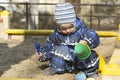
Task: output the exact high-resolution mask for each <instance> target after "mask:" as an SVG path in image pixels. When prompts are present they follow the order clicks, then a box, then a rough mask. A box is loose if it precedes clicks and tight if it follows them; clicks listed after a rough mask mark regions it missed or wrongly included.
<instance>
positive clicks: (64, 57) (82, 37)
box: [37, 3, 100, 75]
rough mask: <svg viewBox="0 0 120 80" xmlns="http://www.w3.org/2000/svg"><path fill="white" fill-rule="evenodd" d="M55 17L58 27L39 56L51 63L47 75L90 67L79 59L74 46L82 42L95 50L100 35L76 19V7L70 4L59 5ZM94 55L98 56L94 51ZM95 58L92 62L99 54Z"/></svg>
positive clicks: (40, 58)
mask: <svg viewBox="0 0 120 80" xmlns="http://www.w3.org/2000/svg"><path fill="white" fill-rule="evenodd" d="M54 15H55V21H56V23H57V27H55V30H54V32H53V33H52V34H51V35H50V36H49V37H48V39H47V42H46V45H45V46H44V47H43V48H41V51H40V54H37V56H38V58H39V60H40V61H41V62H42V61H47V60H49V61H50V62H49V67H50V68H49V69H48V70H47V71H46V72H45V74H46V75H53V74H55V73H65V72H70V73H71V72H73V71H74V70H75V68H76V67H77V68H81V67H88V65H87V63H85V64H86V65H83V63H82V62H81V61H80V60H78V59H77V57H76V55H75V51H74V46H75V44H76V43H78V42H82V43H86V44H88V45H89V46H90V47H91V48H95V47H97V46H98V45H99V42H100V41H99V37H98V35H97V34H96V32H95V31H94V30H88V29H87V27H86V26H85V25H84V24H83V23H82V22H81V21H80V19H79V18H77V17H76V14H75V10H74V7H73V5H72V4H70V3H59V4H57V5H56V8H55V13H54ZM91 33H92V34H91ZM93 53H94V54H96V53H95V52H94V51H93ZM93 56H94V55H93ZM93 58H94V59H92V60H94V61H96V58H98V56H97V54H96V56H94V57H93ZM90 61H91V60H90ZM76 62H77V63H78V64H76ZM88 62H89V60H88ZM97 62H98V61H97ZM80 66H81V67H80ZM94 66H96V63H95V65H92V67H94ZM88 68H89V67H88ZM93 71H94V70H93Z"/></svg>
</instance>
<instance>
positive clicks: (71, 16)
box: [54, 3, 76, 24]
mask: <svg viewBox="0 0 120 80" xmlns="http://www.w3.org/2000/svg"><path fill="white" fill-rule="evenodd" d="M54 15H55V20H56V23H57V24H60V23H71V24H74V22H75V20H76V14H75V10H74V7H73V5H72V4H70V3H59V4H57V5H56V8H55V13H54Z"/></svg>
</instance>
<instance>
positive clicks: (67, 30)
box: [58, 24, 75, 35]
mask: <svg viewBox="0 0 120 80" xmlns="http://www.w3.org/2000/svg"><path fill="white" fill-rule="evenodd" d="M58 27H59V29H60V31H61V32H62V33H63V34H67V35H69V34H71V33H72V32H73V31H74V30H75V28H74V26H73V25H72V24H59V25H58Z"/></svg>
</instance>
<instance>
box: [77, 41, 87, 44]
mask: <svg viewBox="0 0 120 80" xmlns="http://www.w3.org/2000/svg"><path fill="white" fill-rule="evenodd" d="M79 43H82V44H87V42H86V41H85V40H80V42H79Z"/></svg>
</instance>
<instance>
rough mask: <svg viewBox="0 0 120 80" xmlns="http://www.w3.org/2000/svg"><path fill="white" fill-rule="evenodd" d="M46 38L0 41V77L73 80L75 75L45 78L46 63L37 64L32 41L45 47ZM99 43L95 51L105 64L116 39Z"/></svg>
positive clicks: (106, 38) (33, 37)
mask: <svg viewBox="0 0 120 80" xmlns="http://www.w3.org/2000/svg"><path fill="white" fill-rule="evenodd" d="M46 38H47V36H39V37H38V36H29V37H27V38H26V39H25V40H24V41H21V40H6V41H3V40H1V41H0V76H1V77H8V78H32V79H35V80H74V76H75V73H73V74H71V73H65V74H60V75H59V74H55V75H53V76H46V75H45V74H44V71H45V70H46V69H47V68H48V65H47V63H48V62H39V61H38V60H37V59H36V56H35V47H34V43H33V42H34V41H38V42H40V43H41V45H42V46H43V45H45V42H46ZM100 40H101V43H100V45H99V46H98V47H97V48H96V49H95V50H96V51H97V52H98V53H100V54H102V56H103V57H104V59H105V62H106V64H107V63H108V62H109V60H110V57H111V55H112V52H113V50H114V48H115V43H116V38H115V37H105V38H100Z"/></svg>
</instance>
